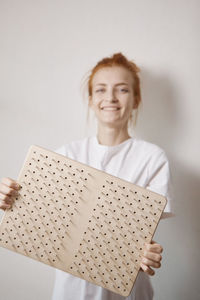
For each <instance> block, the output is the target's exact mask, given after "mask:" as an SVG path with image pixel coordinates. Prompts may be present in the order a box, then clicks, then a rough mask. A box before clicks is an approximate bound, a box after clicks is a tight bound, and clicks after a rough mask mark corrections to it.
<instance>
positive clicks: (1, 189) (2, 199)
mask: <svg viewBox="0 0 200 300" xmlns="http://www.w3.org/2000/svg"><path fill="white" fill-rule="evenodd" d="M20 188H21V186H20V185H19V184H18V183H17V182H16V181H15V180H13V179H11V178H8V177H4V178H2V179H1V181H0V209H3V210H5V209H8V208H11V207H12V204H13V202H14V196H15V197H16V196H17V195H18V190H19V189H20Z"/></svg>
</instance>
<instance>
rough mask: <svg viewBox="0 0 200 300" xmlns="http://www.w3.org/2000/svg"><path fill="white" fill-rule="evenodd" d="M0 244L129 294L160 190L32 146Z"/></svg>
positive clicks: (160, 205)
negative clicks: (19, 188) (146, 187)
mask: <svg viewBox="0 0 200 300" xmlns="http://www.w3.org/2000/svg"><path fill="white" fill-rule="evenodd" d="M17 182H18V183H19V184H20V185H21V186H22V188H21V190H20V191H19V193H20V194H19V196H18V197H15V199H16V200H15V202H14V204H13V207H12V209H9V210H6V211H5V214H4V216H3V218H2V221H1V225H0V246H2V247H5V248H8V249H10V250H12V251H15V252H18V253H20V254H23V255H26V256H28V257H30V258H33V259H35V260H38V261H40V262H43V263H45V264H48V265H50V266H52V267H55V268H57V269H60V270H63V271H65V272H68V273H70V274H72V275H74V276H77V277H80V278H83V279H85V280H87V281H89V282H92V283H94V284H96V285H99V286H102V287H103V288H106V289H108V290H111V291H113V292H115V293H118V294H120V295H122V296H128V295H129V294H130V292H131V290H132V288H133V284H134V282H135V279H136V277H137V274H138V271H139V269H140V262H141V257H142V253H143V247H144V243H146V242H150V241H151V239H152V237H153V234H154V232H155V229H156V227H157V224H158V222H159V220H160V217H161V214H162V212H163V210H164V207H165V205H166V198H165V197H163V196H161V195H159V194H157V193H154V192H151V191H149V190H147V189H144V188H141V187H139V186H136V185H134V184H132V183H130V182H127V181H125V180H122V179H120V178H117V177H115V176H112V175H110V174H107V173H105V172H103V171H100V170H97V169H95V168H92V167H89V166H87V165H85V164H82V163H79V162H77V161H75V160H72V159H69V158H67V157H65V156H63V155H60V154H57V153H54V152H52V151H49V150H46V149H44V148H41V147H38V146H31V147H30V149H29V151H28V154H27V157H26V159H25V162H24V164H23V167H22V169H21V171H20V174H19V176H18V180H17Z"/></svg>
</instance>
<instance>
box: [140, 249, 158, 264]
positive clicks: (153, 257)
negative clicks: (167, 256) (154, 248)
mask: <svg viewBox="0 0 200 300" xmlns="http://www.w3.org/2000/svg"><path fill="white" fill-rule="evenodd" d="M143 257H145V258H147V259H151V260H153V261H155V262H160V261H161V260H162V256H161V255H160V254H159V253H155V252H150V251H147V250H145V251H144V254H143Z"/></svg>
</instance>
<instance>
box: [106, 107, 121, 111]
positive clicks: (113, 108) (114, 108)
mask: <svg viewBox="0 0 200 300" xmlns="http://www.w3.org/2000/svg"><path fill="white" fill-rule="evenodd" d="M102 109H103V110H119V108H117V107H103V108H102Z"/></svg>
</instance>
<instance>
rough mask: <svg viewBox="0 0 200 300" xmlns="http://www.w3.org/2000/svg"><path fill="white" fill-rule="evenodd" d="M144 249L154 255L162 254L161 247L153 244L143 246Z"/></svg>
mask: <svg viewBox="0 0 200 300" xmlns="http://www.w3.org/2000/svg"><path fill="white" fill-rule="evenodd" d="M145 248H146V249H147V250H148V251H150V252H155V253H162V252H163V247H162V246H161V245H160V244H157V243H155V242H154V243H153V244H145Z"/></svg>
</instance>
